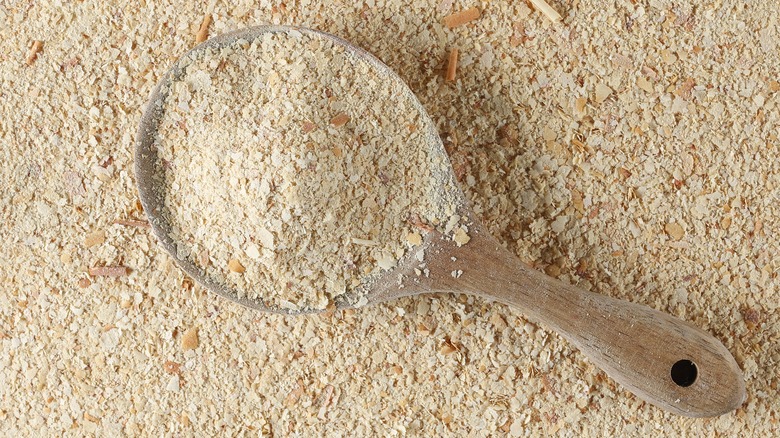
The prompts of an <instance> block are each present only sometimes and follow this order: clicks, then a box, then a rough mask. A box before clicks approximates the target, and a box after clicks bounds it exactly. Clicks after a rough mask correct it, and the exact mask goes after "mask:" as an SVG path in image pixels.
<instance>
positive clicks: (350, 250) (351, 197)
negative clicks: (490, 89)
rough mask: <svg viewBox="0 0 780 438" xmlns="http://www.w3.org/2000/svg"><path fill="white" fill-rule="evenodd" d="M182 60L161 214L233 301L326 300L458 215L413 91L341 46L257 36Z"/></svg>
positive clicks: (168, 110)
mask: <svg viewBox="0 0 780 438" xmlns="http://www.w3.org/2000/svg"><path fill="white" fill-rule="evenodd" d="M177 66H178V69H175V70H174V71H175V73H174V76H173V80H172V81H171V83H170V84H169V85H168V86H167V89H165V90H163V92H164V93H165V99H164V104H163V114H162V117H161V119H160V121H159V128H158V138H157V147H158V155H159V158H160V159H161V162H162V163H164V172H163V173H164V178H165V193H164V196H165V200H164V205H165V208H166V212H165V214H166V215H167V217H168V220H169V222H170V225H171V237H172V238H173V239H174V240H175V241H177V242H179V247H178V252H179V255H180V256H182V257H185V258H187V259H189V260H191V261H192V262H194V263H195V264H196V265H197V266H198V267H199V268H200V269H202V271H203V273H204V274H205V275H207V276H208V277H209V278H210V279H211V280H213V281H215V282H217V283H218V284H221V285H224V286H225V287H228V288H230V289H231V290H233V291H235V294H236V296H237V297H239V298H246V299H249V300H257V301H258V302H262V303H263V304H264V305H266V306H272V307H277V308H285V309H290V310H302V309H324V308H325V307H327V306H328V305H329V303H331V302H332V301H333V300H334V299H335V298H336V297H338V296H340V295H342V294H345V293H347V292H350V294H351V295H353V294H356V293H358V294H359V293H360V291H363V290H364V289H365V288H366V285H368V284H370V283H371V282H372V281H373V279H375V278H376V277H377V276H378V275H380V274H381V273H382V272H383V271H387V270H392V269H393V268H394V267H396V265H397V263H398V261H399V260H400V259H401V258H402V257H403V256H404V255H405V254H407V252H408V251H409V250H410V249H411V248H413V247H414V246H417V245H420V244H421V243H422V236H424V235H425V234H426V233H427V231H428V230H430V229H431V226H434V227H436V226H440V225H442V224H444V223H446V222H447V220H449V218H450V217H451V216H452V215H453V214H454V210H455V205H454V204H453V203H452V202H450V201H448V200H451V199H456V197H454V196H447V194H446V193H442V191H441V183H440V182H437V175H439V174H440V173H441V174H443V173H446V169H448V167H447V166H449V163H448V162H446V160H444V161H442V159H441V156H440V154H437V153H431V151H432V149H431V146H430V145H429V142H428V136H429V135H430V133H431V131H430V129H431V128H430V126H429V123H430V122H429V121H428V119H427V117H425V118H424V117H423V116H421V114H420V112H419V110H418V109H417V108H416V106H415V103H416V101H415V100H414V98H413V97H412V95H411V92H409V91H408V89H407V88H406V86H405V85H403V84H400V83H397V81H391V80H388V78H387V77H386V75H385V76H383V75H384V73H382V72H381V71H380V70H379V68H378V66H376V65H374V64H372V63H370V62H367V61H365V60H362V59H360V58H358V57H356V56H355V55H354V54H353V53H351V52H350V51H349V50H347V49H345V48H344V47H343V46H340V45H338V44H334V43H333V42H332V41H329V40H328V39H326V38H324V37H322V36H320V35H318V34H310V33H299V32H297V31H293V32H289V33H283V32H278V33H265V34H263V35H261V36H259V37H256V38H254V39H251V40H246V39H243V40H238V41H233V42H230V43H227V44H223V45H222V46H219V47H217V48H208V49H206V50H200V51H196V52H192V53H190V54H189V55H187V56H185V57H184V58H182V60H180V61H179V63H178V64H177ZM445 185H446V184H445ZM453 187H454V185H453ZM445 192H446V188H445ZM420 223H423V224H425V226H423V227H420V226H419V224H420ZM409 236H412V238H409ZM418 236H419V238H418Z"/></svg>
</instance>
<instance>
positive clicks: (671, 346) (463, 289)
mask: <svg viewBox="0 0 780 438" xmlns="http://www.w3.org/2000/svg"><path fill="white" fill-rule="evenodd" d="M469 234H470V235H471V241H470V242H469V243H468V244H466V245H464V246H462V247H457V246H456V245H455V243H454V242H452V241H451V240H447V239H444V238H442V236H441V235H440V234H435V233H431V234H429V235H428V237H427V239H426V242H425V247H426V254H427V255H426V261H427V267H428V269H429V271H430V273H429V275H428V276H427V277H426V276H424V275H420V276H418V275H416V274H415V273H414V272H413V270H414V267H416V266H417V263H416V261H415V260H414V259H413V258H412V257H410V259H409V260H406V261H405V262H404V263H402V265H401V266H399V268H400V269H401V270H402V272H404V273H405V280H404V281H403V282H401V284H400V285H399V282H398V275H397V272H398V271H395V273H394V274H393V275H392V276H391V277H392V279H391V278H388V279H387V281H386V282H383V283H382V284H377V285H375V286H374V288H373V291H372V292H371V295H370V296H369V303H377V302H382V301H386V300H390V299H394V298H398V297H401V296H408V295H416V294H420V293H429V292H455V293H467V294H474V295H479V296H483V297H486V298H490V299H494V300H497V301H500V302H502V303H505V304H508V305H511V306H514V307H516V308H517V309H519V310H521V311H522V312H523V313H524V314H525V315H526V316H527V317H528V318H529V319H530V320H532V321H535V322H538V323H542V324H544V325H546V326H548V327H550V328H552V329H553V330H555V331H557V332H558V333H559V334H560V335H562V336H563V337H564V338H566V339H567V340H568V341H569V342H571V343H572V344H574V345H575V346H576V347H577V348H578V349H579V350H580V351H582V352H583V353H584V354H585V355H586V356H588V358H589V359H590V360H591V361H593V363H595V364H596V365H597V366H599V367H600V368H601V369H603V370H604V371H605V372H606V373H607V375H609V376H610V377H611V378H612V379H614V380H615V381H616V382H618V383H620V384H621V385H623V386H624V387H625V388H627V389H629V390H630V391H631V392H633V393H634V394H636V395H637V396H638V397H640V398H641V399H643V400H645V401H647V402H649V403H652V404H654V405H656V406H659V407H661V408H663V409H666V410H668V411H671V412H673V413H676V414H679V415H684V416H689V417H710V416H716V415H721V414H724V413H727V412H730V411H732V410H734V409H736V408H737V407H739V406H740V405H741V404H742V402H743V401H744V399H745V384H744V380H743V377H742V372H741V370H740V368H739V366H738V365H737V363H736V361H735V360H734V358H733V357H732V355H731V353H729V351H728V350H727V349H726V348H725V347H724V346H723V344H722V343H721V342H720V341H719V340H717V339H716V338H715V337H713V336H712V335H711V334H709V333H707V332H705V331H703V330H701V329H699V328H697V327H695V326H693V325H692V324H690V323H687V322H685V321H682V320H680V319H678V318H675V317H672V316H671V315H668V314H666V313H663V312H660V311H658V310H654V309H651V308H649V307H647V306H643V305H640V304H636V303H631V302H628V301H622V300H618V299H614V298H611V297H608V296H605V295H600V294H595V293H592V292H588V291H585V290H583V289H581V288H578V287H576V286H572V285H569V284H566V283H563V282H561V281H558V280H556V279H554V278H552V277H549V276H547V275H545V274H543V273H540V272H538V271H535V270H533V269H531V268H529V267H528V266H526V265H525V264H523V263H522V262H521V261H520V260H518V259H517V257H515V256H514V255H512V254H511V253H509V251H507V250H506V249H504V248H503V247H502V246H501V245H500V244H499V243H498V241H497V240H495V239H494V238H493V237H492V236H490V234H489V233H487V232H486V231H485V230H484V229H482V228H480V227H478V226H472V227H471V231H470V233H469ZM453 257H454V258H455V260H453ZM458 271H462V273H460V272H458ZM453 273H454V274H455V275H453ZM456 276H457V278H455V277H456ZM680 360H689V361H691V362H693V363H694V364H695V365H696V369H697V371H698V374H697V376H696V378H695V380H694V381H693V383H692V384H691V385H690V386H680V385H678V384H677V383H675V382H674V381H673V380H672V376H671V369H672V366H673V365H674V364H675V363H676V362H677V361H680Z"/></svg>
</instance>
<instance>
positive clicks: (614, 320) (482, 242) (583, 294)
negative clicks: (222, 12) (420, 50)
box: [135, 26, 745, 417]
mask: <svg viewBox="0 0 780 438" xmlns="http://www.w3.org/2000/svg"><path fill="white" fill-rule="evenodd" d="M291 30H295V31H297V32H301V33H310V34H313V35H318V36H320V37H323V38H327V39H330V40H332V41H333V42H335V43H336V44H340V45H342V46H344V47H345V49H346V50H347V51H349V52H352V53H353V54H354V55H355V56H358V57H360V58H362V59H363V60H365V61H366V62H368V63H370V64H371V65H372V66H373V67H374V68H376V69H377V72H378V74H381V75H383V77H384V78H386V79H387V80H391V81H398V83H399V84H402V83H403V82H402V80H401V79H400V78H399V77H398V76H397V75H396V74H395V73H394V72H393V71H392V70H391V69H390V68H389V67H387V66H386V65H384V64H383V63H382V62H381V61H379V60H378V59H377V58H375V57H374V56H372V55H371V54H369V53H367V52H365V51H364V50H362V49H360V48H358V47H355V46H353V45H352V44H350V43H349V42H347V41H344V40H342V39H340V38H338V37H335V36H333V35H330V34H326V33H323V32H319V31H315V30H311V29H306V28H299V27H288V26H262V27H256V28H250V29H245V30H242V31H238V32H234V33H231V34H226V35H222V36H219V37H217V38H214V39H211V40H209V41H207V42H205V43H203V44H201V45H199V46H197V47H196V48H194V49H193V51H198V50H204V49H205V48H208V47H212V48H216V47H220V46H223V45H227V44H231V43H233V42H235V41H236V40H239V39H244V40H247V41H251V40H252V39H254V38H256V37H258V36H260V35H262V34H264V33H266V32H289V31H291ZM178 74H180V72H179V70H178V68H177V66H176V65H175V66H174V67H173V68H172V69H171V70H170V71H169V72H168V73H167V74H166V75H165V77H164V78H163V79H162V80H161V81H160V84H158V86H157V88H156V89H155V90H154V92H153V93H152V96H151V99H150V102H149V105H148V107H147V109H146V112H145V114H144V116H143V118H142V120H141V125H140V127H139V132H138V137H137V144H136V152H135V165H136V179H137V184H138V189H139V193H140V198H141V202H142V204H143V207H144V209H145V211H146V213H147V215H148V216H149V221H150V223H151V225H152V229H153V230H154V233H155V234H156V235H157V237H158V238H159V240H160V242H161V244H162V246H163V248H165V250H166V251H167V252H168V253H169V254H170V255H171V256H172V257H173V259H174V260H175V261H176V263H177V264H178V265H179V266H180V267H181V268H182V269H184V271H186V272H187V273H188V274H189V275H190V276H192V277H193V278H194V279H195V280H196V281H198V282H199V283H200V284H202V285H203V286H205V287H206V288H208V289H210V290H212V291H213V292H215V293H217V294H219V295H222V296H224V297H226V298H229V299H231V300H233V301H236V302H238V303H240V304H242V305H245V306H248V307H252V308H255V309H259V310H263V311H270V312H278V313H287V314H296V313H306V312H316V311H319V310H317V309H304V310H302V311H290V310H289V309H282V308H277V307H272V306H268V305H266V303H264V302H263V301H262V300H260V301H257V300H247V299H244V298H239V297H240V296H241V294H239V293H238V291H235V290H232V289H230V288H229V287H226V286H225V285H224V284H221V283H217V282H215V281H213V280H210V279H209V278H208V277H206V276H205V274H204V273H203V272H201V270H200V269H199V268H198V267H197V266H196V264H195V263H194V262H193V261H192V260H190V259H188V258H187V257H185V256H182V255H180V254H181V252H179V251H177V248H178V246H179V245H182V244H185V243H184V242H175V241H173V239H172V238H171V234H170V229H171V226H170V222H169V220H168V219H167V217H166V214H164V213H165V205H164V193H163V192H162V191H163V190H164V186H165V185H164V179H163V177H162V175H161V172H164V171H165V170H164V166H162V165H161V164H160V163H159V160H158V158H157V152H156V146H155V141H156V138H157V135H158V134H157V127H158V123H159V120H160V117H161V115H162V112H163V102H164V99H165V97H166V96H165V95H164V91H163V90H164V89H166V88H167V87H164V85H166V84H167V83H169V82H170V81H171V80H173V79H175V78H176V76H177V75H178ZM404 87H405V86H404ZM404 89H405V90H406V91H407V92H406V95H407V96H406V97H407V98H408V99H409V102H410V103H412V105H413V106H414V107H415V108H417V110H418V111H419V112H420V115H421V121H422V124H423V125H424V128H423V129H425V132H427V135H428V139H429V141H428V147H429V149H430V150H429V153H430V154H435V155H436V156H438V157H439V158H441V160H442V161H443V162H444V163H449V160H448V157H447V155H446V152H445V150H444V147H443V145H442V142H441V139H440V138H439V136H438V134H437V132H436V129H435V126H434V124H433V122H432V121H431V120H430V117H429V116H428V115H427V114H426V112H425V109H424V108H423V107H422V105H421V104H420V103H419V101H417V99H416V98H415V97H414V95H413V93H412V92H411V91H410V90H409V89H408V88H406V87H405V88H404ZM443 169H444V170H439V171H436V172H435V173H436V177H437V180H438V181H439V182H440V183H441V186H442V188H443V190H442V193H444V192H446V193H448V194H450V195H451V194H452V193H455V194H456V196H457V197H459V198H460V199H459V200H458V204H459V205H460V208H459V210H460V212H459V213H460V215H461V216H462V217H464V218H465V219H466V222H467V223H468V229H469V231H468V234H469V236H470V241H468V242H467V243H466V244H465V245H462V246H458V245H457V244H456V243H455V242H454V241H453V240H452V238H451V237H449V236H445V235H442V234H440V233H438V232H436V231H433V232H430V233H428V234H427V235H426V236H425V239H424V241H423V244H422V245H421V247H420V248H419V249H418V250H412V251H411V252H410V253H409V254H407V256H406V258H405V259H402V260H401V261H399V263H398V266H397V267H396V268H395V269H392V270H390V271H387V272H386V273H384V274H383V275H382V276H381V277H380V278H379V279H378V280H377V281H372V282H371V283H366V284H364V285H362V286H361V287H359V288H358V289H356V290H353V291H351V292H350V293H348V294H347V295H343V296H341V297H339V298H338V299H337V307H338V308H348V307H357V306H363V305H366V304H374V303H379V302H382V301H387V300H391V299H394V298H400V297H404V296H410V295H417V294H421V293H430V292H448V293H467V294H474V295H478V296H481V297H484V298H487V299H491V300H496V301H499V302H502V303H505V304H508V305H510V306H513V307H515V308H517V309H519V310H520V311H521V312H523V313H524V314H525V315H526V316H527V317H528V318H529V319H530V320H532V321H535V322H538V323H541V324H543V325H546V326H547V327H550V328H552V329H553V330H555V331H557V332H558V333H559V334H560V335H562V336H563V337H564V338H566V339H568V340H569V342H571V343H572V344H574V345H575V346H576V347H577V348H579V349H580V351H582V352H583V353H584V354H585V355H586V356H588V357H589V358H590V360H592V361H593V362H594V363H595V364H596V365H598V366H599V367H601V368H602V369H603V370H604V371H605V372H606V373H607V374H608V375H609V376H610V377H612V378H613V379H614V380H615V381H617V382H619V383H620V384H622V385H623V386H625V387H626V388H628V389H629V390H631V391H632V392H633V393H634V394H636V395H637V396H638V397H640V398H642V399H644V400H646V401H648V402H650V403H652V404H654V405H656V406H659V407H661V408H663V409H666V410H669V411H671V412H674V413H676V414H680V415H685V416H691V417H706V416H715V415H720V414H724V413H726V412H729V411H732V410H734V409H736V408H737V407H739V406H740V405H741V404H742V402H743V401H744V399H745V384H744V381H743V378H742V374H741V372H740V369H739V366H738V365H737V363H736V362H735V361H734V358H733V357H732V356H731V354H730V353H729V351H728V350H727V349H726V348H725V347H724V346H723V344H721V342H720V341H718V340H717V339H716V338H714V337H713V336H712V335H710V334H709V333H707V332H705V331H703V330H701V329H699V328H697V327H695V326H693V325H691V324H689V323H687V322H685V321H682V320H680V319H677V318H674V317H672V316H670V315H667V314H665V313H662V312H659V311H657V310H654V309H651V308H649V307H646V306H642V305H639V304H634V303H630V302H627V301H621V300H617V299H614V298H610V297H607V296H604V295H599V294H594V293H591V292H588V291H585V290H583V289H580V288H578V287H575V286H572V285H569V284H565V283H562V282H560V281H558V280H556V279H554V278H552V277H549V276H547V275H544V274H542V273H540V272H537V271H535V270H533V269H531V268H529V267H528V266H526V265H525V264H523V263H522V262H521V261H520V260H519V259H517V257H515V256H514V255H513V254H511V253H510V252H509V251H507V250H506V249H504V248H503V247H502V246H501V244H500V243H499V242H498V241H497V240H496V239H494V238H493V237H492V236H491V235H490V234H489V233H488V232H487V231H486V230H485V228H484V227H483V226H482V225H480V224H479V221H478V220H477V219H476V218H475V217H474V215H473V214H472V213H471V210H470V207H469V204H468V201H467V200H466V198H465V196H464V195H463V193H462V192H461V191H460V189H458V187H457V183H456V182H455V178H454V175H453V172H452V169H451V167H450V166H449V165H448V164H446V166H444V167H443ZM445 189H446V190H445ZM461 242H462V240H461ZM419 250H422V251H424V254H425V256H424V261H425V263H426V269H427V271H426V273H425V274H422V275H418V274H417V273H416V272H415V269H416V268H419V266H418V265H419V264H420V262H419V259H418V258H417V257H416V256H417V254H416V253H417V252H418V251H419ZM185 253H186V252H185ZM399 276H400V278H401V281H400V282H399Z"/></svg>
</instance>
